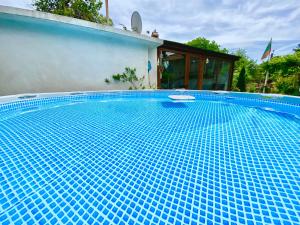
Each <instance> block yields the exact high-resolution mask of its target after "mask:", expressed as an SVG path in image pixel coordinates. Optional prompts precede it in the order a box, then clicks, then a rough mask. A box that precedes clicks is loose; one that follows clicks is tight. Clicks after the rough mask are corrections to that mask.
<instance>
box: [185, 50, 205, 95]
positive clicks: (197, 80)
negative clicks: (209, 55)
mask: <svg viewBox="0 0 300 225" xmlns="http://www.w3.org/2000/svg"><path fill="white" fill-rule="evenodd" d="M189 63H190V66H189V87H188V88H189V89H191V90H199V89H201V86H202V85H201V83H202V76H201V73H202V71H201V66H202V65H201V64H202V61H201V58H200V57H198V56H193V55H191V57H190V62H189Z"/></svg>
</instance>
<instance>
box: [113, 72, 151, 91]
mask: <svg viewBox="0 0 300 225" xmlns="http://www.w3.org/2000/svg"><path fill="white" fill-rule="evenodd" d="M144 78H145V77H142V78H139V77H138V76H137V75H136V68H130V67H126V68H125V71H124V72H123V73H121V74H120V73H117V74H114V75H112V79H113V80H114V81H117V82H122V83H130V85H131V86H130V87H129V90H132V89H145V86H143V81H144Z"/></svg>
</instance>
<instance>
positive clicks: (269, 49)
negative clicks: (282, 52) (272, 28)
mask: <svg viewBox="0 0 300 225" xmlns="http://www.w3.org/2000/svg"><path fill="white" fill-rule="evenodd" d="M271 50H272V38H271V40H270V42H269V44H268V45H267V47H266V50H265V51H264V54H263V55H262V57H261V60H263V59H265V58H267V57H268V56H269V55H270V53H271Z"/></svg>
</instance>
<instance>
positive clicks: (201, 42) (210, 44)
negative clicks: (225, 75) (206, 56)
mask: <svg viewBox="0 0 300 225" xmlns="http://www.w3.org/2000/svg"><path fill="white" fill-rule="evenodd" d="M186 44H187V45H189V46H192V47H196V48H202V49H206V50H211V51H216V52H221V53H228V52H229V51H228V49H226V48H222V47H221V46H220V45H219V44H218V43H217V42H215V41H210V40H207V39H206V38H204V37H198V38H196V39H194V40H191V41H189V42H187V43H186Z"/></svg>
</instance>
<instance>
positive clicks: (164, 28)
mask: <svg viewBox="0 0 300 225" xmlns="http://www.w3.org/2000/svg"><path fill="white" fill-rule="evenodd" d="M0 4H5V5H11V6H15V7H22V8H30V7H31V4H32V1H31V0H0ZM109 8H110V15H111V17H112V19H113V20H114V23H115V25H116V26H118V27H119V23H122V24H125V25H126V26H127V27H128V28H130V17H131V13H132V12H133V11H135V10H138V11H139V12H140V14H141V15H142V18H143V27H144V32H146V30H150V31H152V30H154V29H157V30H158V32H159V33H160V36H161V38H163V39H169V40H173V41H179V42H186V41H188V40H191V39H193V38H196V37H198V36H203V37H205V38H208V39H211V40H215V41H217V42H218V43H220V44H221V45H223V46H225V47H228V46H234V48H236V46H237V45H238V47H240V48H246V49H248V50H249V51H248V52H254V51H256V52H257V53H256V55H259V54H260V53H259V51H260V52H263V50H264V47H265V46H264V45H265V44H266V42H268V40H269V39H270V38H271V37H273V40H274V46H276V43H277V44H278V47H279V48H280V47H282V46H285V45H292V44H293V43H296V44H297V42H300V29H298V28H299V27H300V1H299V0H284V1H282V0H264V1H261V0H249V1H246V0H187V1H182V0H165V1H159V0H156V1H154V0H126V1H124V0H110V1H109ZM101 12H102V13H104V9H102V10H101ZM249 43H250V44H249ZM260 48H262V49H260ZM291 50H292V47H291V48H290V49H289V51H291ZM251 57H257V56H255V54H252V55H251Z"/></svg>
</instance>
